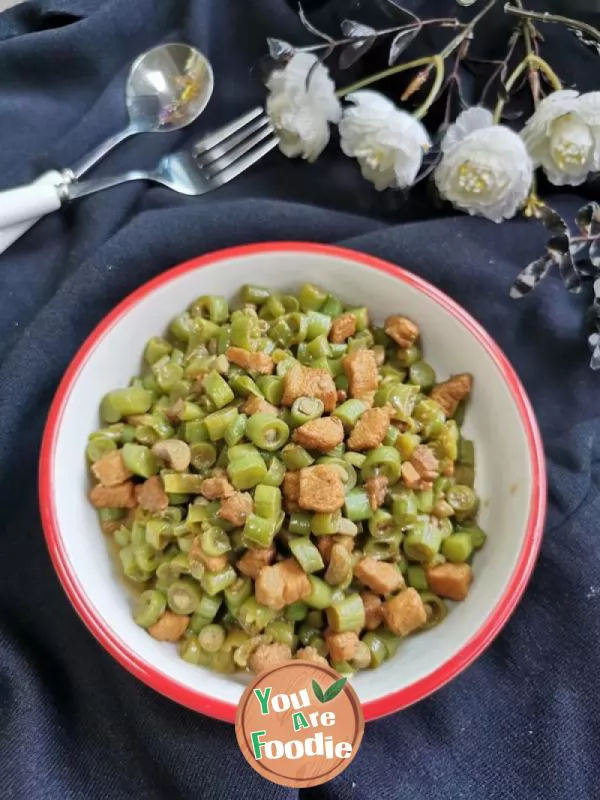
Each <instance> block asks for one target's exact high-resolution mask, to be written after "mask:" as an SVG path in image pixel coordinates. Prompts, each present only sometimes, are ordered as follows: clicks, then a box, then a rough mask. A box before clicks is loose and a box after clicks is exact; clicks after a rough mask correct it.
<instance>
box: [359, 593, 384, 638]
mask: <svg viewBox="0 0 600 800" xmlns="http://www.w3.org/2000/svg"><path fill="white" fill-rule="evenodd" d="M360 596H361V598H362V601H363V605H364V607H365V628H366V629H367V630H368V631H374V630H375V628H378V627H379V626H380V625H381V620H382V616H381V606H382V602H381V598H380V597H378V596H377V595H376V594H373V592H361V595H360Z"/></svg>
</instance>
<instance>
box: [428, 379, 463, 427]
mask: <svg viewBox="0 0 600 800" xmlns="http://www.w3.org/2000/svg"><path fill="white" fill-rule="evenodd" d="M472 388H473V377H472V375H469V373H468V372H463V373H461V374H460V375H454V376H453V377H452V378H450V379H449V380H447V381H444V383H438V384H437V386H434V387H433V389H432V390H431V399H432V400H435V401H436V403H439V405H440V406H441V407H442V408H443V409H444V413H445V415H446V416H447V417H451V416H453V414H454V413H455V412H456V409H457V408H458V404H459V403H460V401H461V400H463V399H464V398H465V397H467V396H468V395H469V394H471V389H472Z"/></svg>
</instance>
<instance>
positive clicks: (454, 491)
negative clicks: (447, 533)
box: [446, 484, 479, 521]
mask: <svg viewBox="0 0 600 800" xmlns="http://www.w3.org/2000/svg"><path fill="white" fill-rule="evenodd" d="M446 500H447V501H448V503H449V504H450V505H451V506H452V508H453V509H454V514H455V515H456V519H458V520H459V521H460V520H462V519H467V518H468V517H469V516H471V515H472V514H474V513H475V511H477V506H478V505H479V500H478V499H477V495H476V494H475V492H474V491H473V489H471V487H470V486H464V485H461V484H457V485H455V486H451V487H450V488H449V489H448V491H447V492H446Z"/></svg>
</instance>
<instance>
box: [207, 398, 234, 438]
mask: <svg viewBox="0 0 600 800" xmlns="http://www.w3.org/2000/svg"><path fill="white" fill-rule="evenodd" d="M237 415H238V410H237V408H235V407H234V406H230V407H229V408H221V409H220V410H219V411H215V412H214V413H213V414H209V415H208V416H207V417H205V419H204V424H205V425H206V430H207V431H208V438H209V439H210V441H211V442H217V441H218V440H219V439H222V438H223V437H224V436H225V432H226V431H227V428H228V427H229V426H230V425H231V423H232V422H233V421H234V419H235V418H236V417H237Z"/></svg>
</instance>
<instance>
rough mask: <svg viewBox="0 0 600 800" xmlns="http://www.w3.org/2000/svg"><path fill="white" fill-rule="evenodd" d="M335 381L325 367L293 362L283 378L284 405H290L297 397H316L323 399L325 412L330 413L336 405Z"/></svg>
mask: <svg viewBox="0 0 600 800" xmlns="http://www.w3.org/2000/svg"><path fill="white" fill-rule="evenodd" d="M336 393H337V390H336V388H335V383H334V382H333V378H332V377H331V375H330V374H329V372H328V371H327V370H326V369H313V368H312V367H304V366H302V364H294V366H293V367H292V368H291V369H289V370H288V371H287V372H286V374H285V377H284V379H283V398H282V403H283V405H284V406H291V405H292V403H293V402H294V400H296V399H297V398H298V397H317V398H318V399H319V400H322V401H323V406H324V409H325V411H326V412H328V413H330V412H331V411H333V410H334V409H335V405H336V399H337V398H336Z"/></svg>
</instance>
